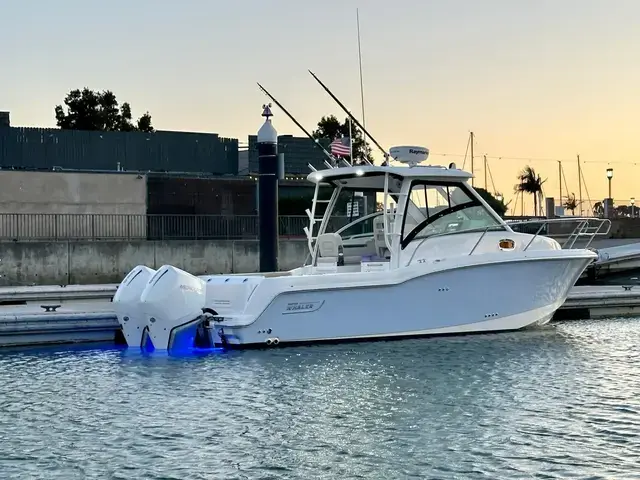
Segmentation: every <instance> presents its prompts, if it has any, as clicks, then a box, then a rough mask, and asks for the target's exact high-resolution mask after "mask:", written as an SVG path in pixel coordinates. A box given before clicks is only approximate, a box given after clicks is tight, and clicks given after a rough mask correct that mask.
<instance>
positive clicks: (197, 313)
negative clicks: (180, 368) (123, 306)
mask: <svg viewBox="0 0 640 480" xmlns="http://www.w3.org/2000/svg"><path fill="white" fill-rule="evenodd" d="M205 294H206V292H205V281H204V280H203V279H201V278H198V277H196V276H194V275H191V274H190V273H187V272H185V271H184V270H180V269H179V268H176V267H172V266H171V265H164V266H162V267H160V268H159V269H158V271H157V272H156V274H155V275H154V276H153V277H152V278H151V280H149V283H148V284H147V286H146V288H145V289H144V291H143V292H142V295H141V296H140V301H141V303H142V310H143V311H144V314H145V317H146V320H147V328H148V330H149V338H150V340H151V343H152V344H153V349H155V350H188V349H191V348H193V346H194V342H195V337H196V334H197V330H198V327H199V324H200V323H201V322H202V319H201V316H202V307H204V301H205Z"/></svg>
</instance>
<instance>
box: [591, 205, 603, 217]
mask: <svg viewBox="0 0 640 480" xmlns="http://www.w3.org/2000/svg"><path fill="white" fill-rule="evenodd" d="M593 216H594V217H604V205H603V204H602V202H596V203H594V204H593Z"/></svg>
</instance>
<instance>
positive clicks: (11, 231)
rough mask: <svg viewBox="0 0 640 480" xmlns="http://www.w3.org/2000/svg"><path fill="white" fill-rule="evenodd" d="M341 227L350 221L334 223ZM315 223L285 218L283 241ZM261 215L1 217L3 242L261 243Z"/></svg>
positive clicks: (302, 218)
mask: <svg viewBox="0 0 640 480" xmlns="http://www.w3.org/2000/svg"><path fill="white" fill-rule="evenodd" d="M332 220H333V222H332V223H334V224H333V225H331V228H336V229H337V228H340V227H341V226H343V225H346V224H347V223H348V222H349V218H347V217H344V218H335V219H332ZM308 225H309V219H308V218H307V217H306V216H304V215H302V216H282V217H280V218H279V230H280V236H281V237H284V238H305V233H304V230H303V229H304V227H306V226H308ZM258 231H259V225H258V216H257V215H127V214H74V213H43V214H41V213H33V214H32V213H3V214H0V240H1V241H55V240H95V241H100V240H211V239H229V240H233V239H238V240H240V239H257V238H258Z"/></svg>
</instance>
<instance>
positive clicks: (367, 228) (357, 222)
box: [321, 189, 397, 238]
mask: <svg viewBox="0 0 640 480" xmlns="http://www.w3.org/2000/svg"><path fill="white" fill-rule="evenodd" d="M395 198H397V197H396V196H395V195H389V198H388V200H387V208H390V209H391V210H392V211H393V210H395V205H396V203H395V201H394V200H395ZM382 202H383V199H382V193H381V192H378V191H375V190H367V191H356V190H347V189H344V190H343V191H342V192H340V195H339V196H338V198H337V199H336V203H335V206H334V208H333V210H332V211H331V214H330V216H329V219H328V222H327V228H326V230H325V232H326V233H332V232H337V231H338V230H340V229H342V228H344V227H345V226H346V227H347V228H346V229H344V230H342V231H341V232H340V235H341V236H342V237H343V238H346V237H352V236H356V237H358V236H361V235H369V236H370V235H373V230H374V228H373V224H374V220H373V217H371V215H372V214H374V213H376V212H380V213H381V212H382ZM325 205H326V204H325ZM321 208H322V207H321ZM367 217H368V218H367Z"/></svg>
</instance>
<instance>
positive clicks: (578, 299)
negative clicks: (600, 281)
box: [0, 284, 640, 347]
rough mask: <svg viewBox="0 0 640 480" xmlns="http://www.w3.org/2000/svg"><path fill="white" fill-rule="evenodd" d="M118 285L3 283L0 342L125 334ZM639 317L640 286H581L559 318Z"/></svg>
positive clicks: (109, 338)
mask: <svg viewBox="0 0 640 480" xmlns="http://www.w3.org/2000/svg"><path fill="white" fill-rule="evenodd" d="M117 287H118V286H117V285H115V284H110V285H68V286H66V287H63V286H38V287H0V347H8V346H27V345H47V344H56V343H87V342H113V343H114V344H123V343H124V338H123V336H122V332H121V331H120V325H119V324H118V320H117V318H116V315H115V312H114V309H113V305H112V303H111V299H112V297H113V295H114V294H115V292H116V289H117ZM633 316H640V285H638V286H633V285H625V286H609V285H607V286H577V287H574V288H573V289H572V290H571V293H570V294H569V297H568V298H567V301H566V302H565V304H564V305H563V306H562V307H561V308H560V309H559V310H558V312H557V313H556V315H555V317H554V319H553V320H554V321H558V320H577V319H590V318H607V317H633Z"/></svg>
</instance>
